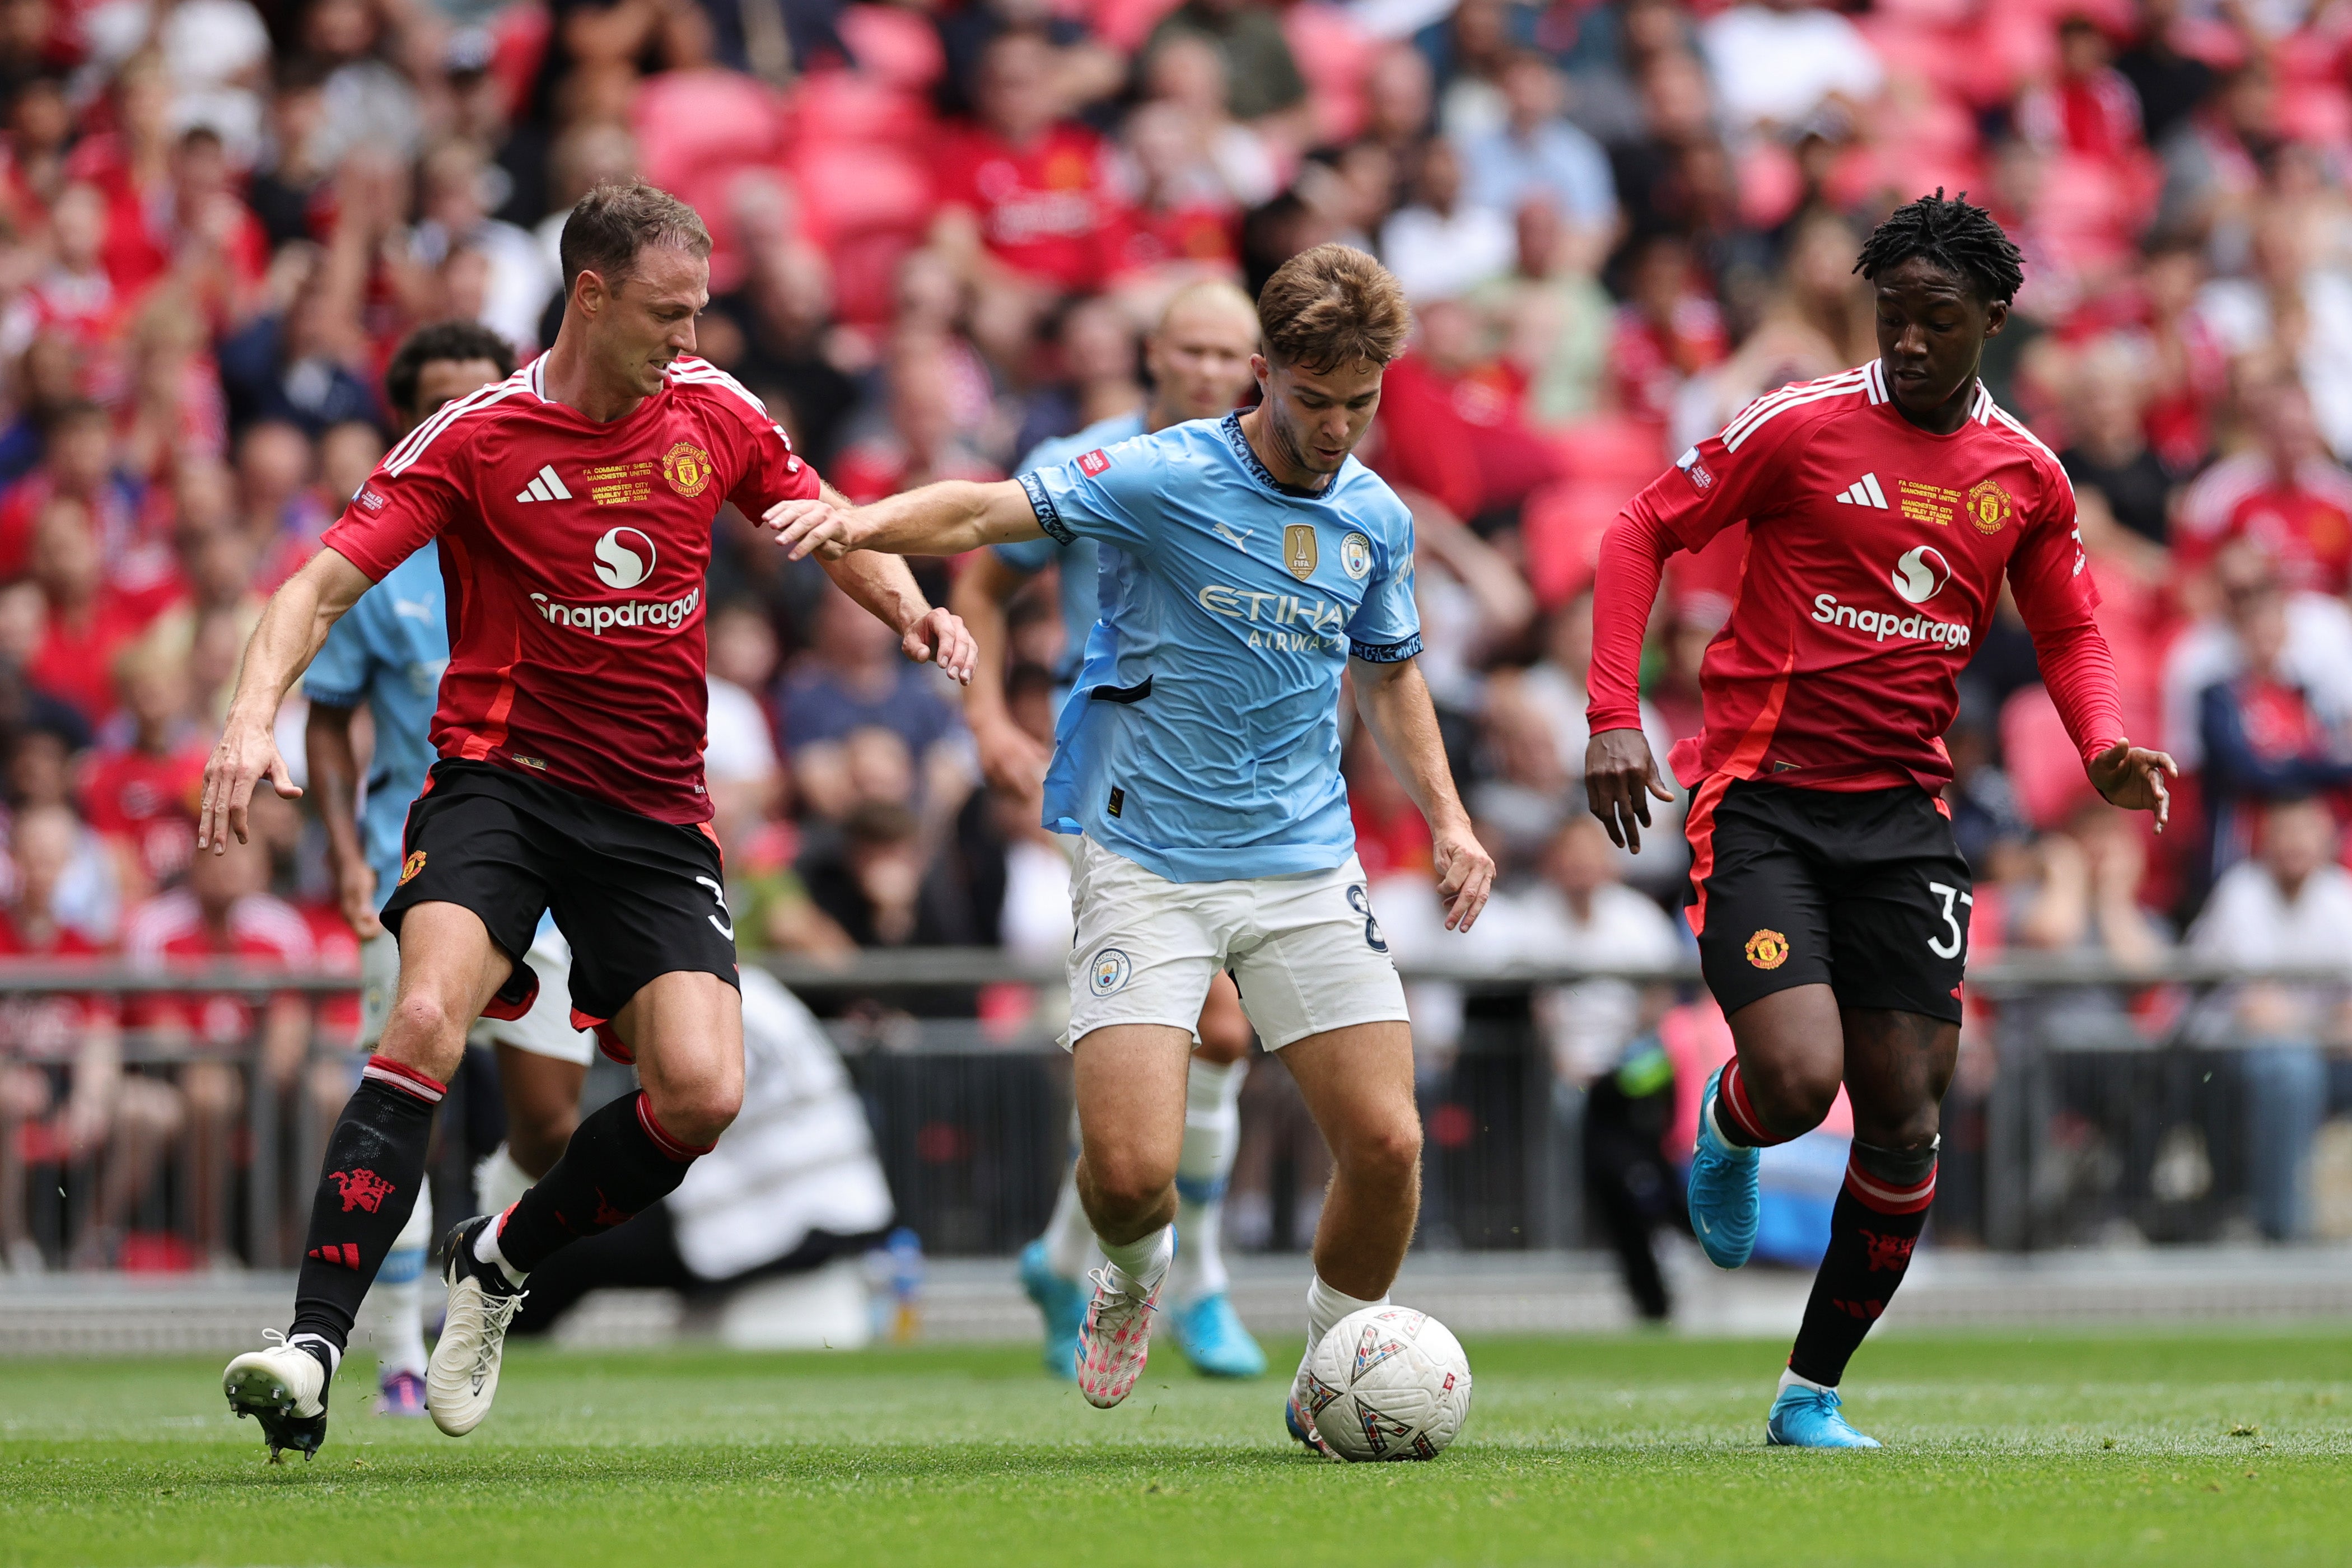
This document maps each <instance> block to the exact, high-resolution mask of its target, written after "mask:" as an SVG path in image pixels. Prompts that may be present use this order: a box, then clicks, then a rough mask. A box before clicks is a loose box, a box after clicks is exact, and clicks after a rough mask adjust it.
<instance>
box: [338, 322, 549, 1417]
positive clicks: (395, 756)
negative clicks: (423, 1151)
mask: <svg viewBox="0 0 2352 1568" xmlns="http://www.w3.org/2000/svg"><path fill="white" fill-rule="evenodd" d="M513 372H514V351H513V350H512V349H510V348H509V347H508V346H507V343H506V341H505V340H504V339H502V338H500V337H499V335H498V334H497V333H496V332H493V331H490V330H489V329H488V328H487V327H483V326H479V325H478V324H476V323H474V322H472V321H441V322H437V323H436V324H434V325H432V326H429V327H424V328H420V329H419V330H417V331H415V332H412V333H411V334H409V336H408V338H407V340H406V341H405V342H403V343H402V344H401V346H400V348H399V349H398V350H397V351H396V352H395V353H394V355H393V358H392V363H391V364H390V365H388V366H387V367H386V368H385V372H384V391H385V394H386V396H387V398H388V399H389V401H390V402H391V405H392V406H393V408H394V412H395V413H396V414H397V415H398V416H399V418H400V420H401V422H402V426H403V428H404V429H414V428H415V426H417V425H418V424H419V423H421V422H422V421H424V420H425V418H426V417H428V416H431V415H432V414H433V413H435V412H436V410H438V409H439V408H440V407H441V406H442V405H445V404H447V403H451V402H454V401H456V400H457V398H460V397H463V396H465V395H467V393H469V392H472V391H474V390H475V389H476V388H478V387H481V386H487V385H488V384H491V383H493V382H498V381H503V380H505V379H506V378H507V377H508V376H509V375H510V374H513ZM448 662H449V626H448V620H447V615H446V606H445V605H444V604H443V600H442V590H441V563H440V560H439V558H438V556H437V554H436V552H434V551H432V550H420V551H418V552H416V553H415V554H414V555H412V556H410V557H409V558H408V559H407V560H405V561H404V562H402V563H400V564H399V565H398V566H395V567H394V568H393V569H392V571H391V572H389V573H387V574H385V575H384V577H383V581H382V582H380V583H378V584H376V585H375V586H374V587H373V588H371V589H369V590H368V591H367V592H366V593H365V594H363V595H361V596H360V600H359V603H357V604H355V605H352V608H351V610H350V612H349V613H348V614H346V615H345V616H343V618H342V619H341V620H340V621H338V622H336V623H335V627H334V629H333V630H332V631H331V632H329V633H328V634H327V641H326V645H325V646H324V647H321V648H320V650H319V657H318V658H315V659H313V660H312V661H311V663H310V669H309V670H308V671H307V672H306V673H305V674H304V676H303V679H302V692H303V695H304V696H305V697H306V698H308V699H309V700H310V721H309V725H308V728H307V731H306V733H305V735H304V737H303V742H304V744H303V749H304V752H305V753H306V755H307V757H308V760H309V763H310V780H311V787H312V788H314V789H316V790H317V791H318V792H319V816H320V821H321V822H323V823H324V824H325V826H326V830H327V850H328V858H329V860H330V861H331V864H332V866H333V868H334V872H335V880H336V885H337V889H338V891H339V892H340V894H341V902H342V910H343V918H344V919H345V920H348V921H351V922H352V930H353V931H357V932H358V933H359V936H360V939H361V947H360V953H361V991H360V994H361V1003H362V1009H361V1011H362V1022H361V1042H360V1043H361V1045H362V1047H365V1048H367V1049H371V1050H372V1049H373V1048H374V1047H375V1044H376V1042H377V1040H378V1039H379V1038H381V1037H382V1036H383V1026H384V1020H385V1018H386V1016H388V1015H389V1013H390V1011H391V1007H392V997H393V991H394V985H395V984H397V982H398V980H399V976H400V950H399V947H398V945H397V944H396V943H395V942H394V941H393V938H392V933H391V932H389V931H385V930H384V929H383V923H382V922H381V921H378V920H377V919H376V910H377V909H378V908H379V907H381V906H382V904H383V900H385V899H387V898H389V897H390V896H391V894H392V889H394V886H396V885H397V884H398V882H399V881H400V872H401V860H400V846H401V830H402V827H403V826H404V824H405V823H406V821H407V818H408V806H409V803H410V802H412V801H414V800H415V798H416V796H417V792H418V791H420V790H421V789H423V788H424V786H425V771H426V770H427V769H429V768H430V767H431V766H432V765H433V763H434V759H435V757H436V752H435V751H434V749H433V741H432V730H433V710H434V709H435V707H436V705H437V703H438V701H439V700H440V691H441V671H442V670H443V668H445V667H446V666H447V664H448ZM362 707H364V708H365V709H366V710H368V717H369V719H370V721H372V728H373V731H374V750H373V753H372V755H371V756H370V759H369V763H368V771H367V788H366V791H365V793H364V796H363V797H362V794H361V791H360V790H359V788H358V784H359V767H358V756H357V752H356V750H355V748H354V747H353V745H352V715H353V714H354V713H355V712H357V711H358V710H360V709H361V708H362ZM530 964H531V967H532V968H533V969H535V970H537V971H538V972H539V975H540V990H539V996H538V998H537V1000H536V1001H534V1002H533V1003H532V1005H531V1007H530V1011H529V1012H528V1013H526V1014H525V1015H524V1016H521V1017H520V1018H514V1019H506V1020H495V1019H484V1020H483V1021H481V1022H480V1023H478V1024H477V1025H475V1026H474V1031H473V1037H472V1038H473V1043H475V1044H477V1045H480V1046H484V1047H493V1048H495V1049H496V1051H497V1053H498V1059H499V1086H500V1089H502V1091H503V1098H504V1099H505V1100H506V1107H507V1142H504V1143H501V1144H500V1145H499V1148H498V1151H497V1152H495V1153H493V1154H492V1155H491V1156H490V1157H489V1158H488V1160H486V1161H484V1162H483V1165H482V1169H481V1171H480V1173H478V1177H477V1184H478V1186H479V1188H480V1189H481V1191H480V1193H479V1194H478V1195H479V1197H480V1201H481V1202H482V1204H483V1205H484V1206H486V1207H487V1208H488V1209H490V1210H492V1211H493V1212H495V1211H497V1210H499V1209H503V1208H505V1207H506V1206H507V1205H509V1204H510V1203H512V1202H513V1201H514V1200H515V1199H516V1198H518V1197H520V1196H521V1195H522V1192H523V1189H525V1188H526V1187H528V1186H530V1184H531V1183H532V1182H533V1181H534V1180H536V1179H537V1178H538V1177H539V1176H540V1175H541V1174H542V1173H545V1172H546V1170H547V1168H548V1167H549V1166H550V1165H551V1164H553V1163H555V1160H556V1157H557V1156H558V1155H560V1154H562V1152H563V1145H564V1143H565V1142H567V1141H568V1140H569V1139H570V1138H571V1136H572V1126H573V1124H574V1123H575V1122H577V1121H578V1120H579V1111H580V1086H581V1084H582V1082H583V1080H584V1079H585V1078H586V1076H587V1072H588V1063H589V1060H590V1058H591V1056H592V1054H593V1051H594V1049H595V1040H594V1037H593V1036H591V1035H590V1034H588V1033H587V1032H586V1031H584V1030H581V1029H575V1028H573V1027H572V1021H571V1006H572V998H571V994H570V987H569V986H568V984H566V982H567V981H568V979H569V976H570V971H571V953H570V950H569V949H568V948H567V947H566V946H565V945H564V942H563V938H562V935H561V934H560V933H559V932H557V931H556V930H555V922H554V921H551V920H546V919H542V920H541V921H540V930H539V935H538V939H537V940H536V941H535V942H533V944H532V947H531V951H530ZM432 1238H433V1204H432V1197H431V1194H430V1192H429V1190H428V1191H427V1192H426V1193H425V1195H423V1196H421V1197H419V1198H418V1200H417V1202H416V1205H415V1209H414V1211H413V1212H412V1213H411V1214H410V1215H409V1220H408V1224H407V1226H406V1227H405V1228H404V1230H403V1231H402V1232H401V1234H400V1237H399V1239H398V1241H397V1242H396V1243H395V1244H394V1247H393V1249H392V1250H391V1252H389V1253H388V1254H386V1256H385V1258H384V1264H383V1269H382V1270H381V1271H380V1272H379V1273H378V1274H377V1275H376V1279H375V1284H374V1286H373V1288H372V1289H371V1290H370V1292H369V1297H368V1302H369V1307H370V1317H371V1319H372V1320H373V1322H372V1326H373V1331H374V1334H375V1338H376V1347H375V1349H376V1377H377V1382H378V1384H379V1394H378V1399H377V1403H376V1409H377V1411H378V1413H379V1414H383V1415H424V1414H425V1331H424V1315H423V1314H424V1305H423V1300H422V1297H423V1283H424V1280H423V1275H424V1269H425V1250H426V1248H427V1247H429V1246H430V1244H431V1242H432Z"/></svg>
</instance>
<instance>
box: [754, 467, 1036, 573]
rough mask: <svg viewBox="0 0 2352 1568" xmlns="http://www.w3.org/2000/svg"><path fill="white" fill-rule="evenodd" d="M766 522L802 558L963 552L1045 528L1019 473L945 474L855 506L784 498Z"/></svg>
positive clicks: (1026, 536) (781, 543) (789, 551)
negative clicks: (980, 477)
mask: <svg viewBox="0 0 2352 1568" xmlns="http://www.w3.org/2000/svg"><path fill="white" fill-rule="evenodd" d="M760 521H761V522H762V523H764V524H765V525H766V526H767V527H768V528H770V529H772V530H773V531H774V532H775V535H776V543H777V544H778V545H779V546H781V547H782V549H783V550H784V552H785V553H786V554H788V555H789V556H790V557H791V558H792V559H793V560H794V561H800V560H804V559H806V558H807V557H808V556H810V555H815V556H817V557H818V558H819V559H820V560H836V561H837V560H839V559H840V558H841V557H842V556H844V555H845V554H847V553H849V552H851V551H854V550H878V551H884V552H888V553H889V554H892V555H961V554H962V553H963V552H965V551H967V550H977V549H979V548H980V547H981V546H982V545H984V544H1012V543H1014V542H1017V541H1020V540H1024V539H1042V538H1044V537H1045V526H1044V525H1043V524H1041V523H1040V522H1038V521H1037V512H1036V509H1035V508H1034V507H1032V506H1031V505H1030V504H1029V492H1028V491H1027V490H1024V489H1022V488H1021V486H1020V484H1019V483H1018V482H1017V481H1015V480H1013V479H1000V480H998V481H997V482H996V483H994V484H975V483H973V482H972V481H971V480H969V479H944V480H941V481H940V483H938V484H935V485H925V486H923V487H922V488H921V489H913V490H908V491H907V492H906V493H905V494H904V495H895V496H891V497H889V498H888V499H887V500H878V501H876V502H875V503H874V504H873V505H871V506H861V507H854V508H844V507H842V506H839V505H837V504H836V503H835V502H833V501H830V500H790V501H781V502H779V503H777V504H776V505H774V506H772V507H770V508H769V509H768V510H767V511H766V513H765V514H763V515H762V516H761V520H760Z"/></svg>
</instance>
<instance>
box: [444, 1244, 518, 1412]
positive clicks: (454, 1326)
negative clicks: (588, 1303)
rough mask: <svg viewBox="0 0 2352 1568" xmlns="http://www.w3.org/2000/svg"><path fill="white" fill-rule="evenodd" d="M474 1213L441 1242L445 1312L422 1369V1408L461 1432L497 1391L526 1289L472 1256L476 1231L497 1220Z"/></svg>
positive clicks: (483, 1409) (487, 1404)
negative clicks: (428, 1360)
mask: <svg viewBox="0 0 2352 1568" xmlns="http://www.w3.org/2000/svg"><path fill="white" fill-rule="evenodd" d="M496 1219H497V1216H496V1215H477V1216H476V1217H474V1218H472V1219H469V1220H467V1221H466V1222H464V1223H463V1224H461V1225H460V1226H457V1229H455V1230H453V1231H451V1232H450V1233H449V1238H448V1239H447V1240H446V1241H445V1242H443V1243H442V1244H441V1245H442V1262H441V1277H442V1278H443V1279H446V1280H447V1281H448V1282H449V1315H448V1316H447V1317H446V1319H444V1320H443V1321H442V1324H441V1338H440V1339H439V1340H438V1341H437V1342H435V1344H434V1346H433V1360H432V1363H431V1364H430V1365H429V1366H427V1368H426V1369H425V1409H426V1410H427V1411H429V1412H430V1413H431V1414H432V1416H433V1425H435V1426H438V1427H440V1428H441V1430H442V1431H444V1432H446V1433H447V1434H448V1435H449V1436H452V1437H462V1436H465V1435H466V1434H467V1433H468V1432H470V1431H472V1430H473V1429H474V1428H475V1427H477V1426H480V1425H481V1424H482V1417H483V1416H485V1415H488V1414H489V1413H490V1401H492V1400H493V1399H496V1398H497V1397H498V1394H499V1358H500V1357H501V1356H502V1355H504V1354H505V1352H506V1348H507V1326H508V1325H509V1324H510V1323H512V1322H513V1321H514V1316H515V1313H516V1312H517V1311H519V1310H521V1307H522V1300H523V1296H524V1295H525V1291H524V1290H523V1289H522V1288H521V1287H520V1286H519V1285H514V1284H510V1283H509V1282H508V1279H507V1277H506V1275H505V1273H504V1272H503V1271H502V1270H500V1269H499V1267H498V1265H496V1264H494V1263H484V1262H483V1261H482V1260H481V1259H480V1258H476V1257H475V1256H474V1240H475V1237H478V1236H479V1235H480V1234H481V1231H482V1227H483V1226H486V1225H490V1224H493V1223H495V1222H496Z"/></svg>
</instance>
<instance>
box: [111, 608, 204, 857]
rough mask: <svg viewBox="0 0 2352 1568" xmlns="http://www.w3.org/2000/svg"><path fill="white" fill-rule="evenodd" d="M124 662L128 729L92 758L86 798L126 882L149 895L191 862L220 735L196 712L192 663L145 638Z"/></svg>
mask: <svg viewBox="0 0 2352 1568" xmlns="http://www.w3.org/2000/svg"><path fill="white" fill-rule="evenodd" d="M118 669H119V671H120V682H121V691H122V705H123V713H122V717H123V718H124V719H125V720H127V721H128V724H127V725H125V726H121V727H120V728H121V729H127V731H128V733H127V734H126V733H121V732H118V733H117V734H115V735H114V736H113V737H111V738H110V740H109V741H108V742H107V743H106V744H104V745H102V746H101V747H100V749H99V750H98V752H97V753H96V754H95V755H94V756H92V757H91V758H90V760H89V765H88V766H87V767H86V768H85V769H84V771H83V774H82V781H81V798H82V803H83V810H84V812H85V813H86V814H87V816H88V817H89V825H90V826H91V827H93V828H94V829H96V830H97V831H98V832H99V833H100V834H101V835H102V836H104V837H105V838H106V839H107V841H108V842H109V844H110V846H111V847H112V848H113V850H114V853H115V859H116V864H117V866H118V867H119V868H120V869H121V879H122V881H123V883H124V885H125V886H126V887H129V888H131V889H135V890H136V892H135V896H139V897H144V896H145V894H146V893H147V892H148V891H150V890H152V889H155V888H159V887H162V886H163V884H164V883H166V882H169V881H171V880H172V879H174V878H176V877H178V876H179V875H180V874H181V873H182V872H183V871H184V870H186V869H187V867H188V860H189V858H190V857H191V856H192V855H193V854H194V849H195V841H196V805H197V801H198V797H199V796H200V795H201V794H202V793H203V788H204V777H205V758H206V757H207V756H209V755H210V754H211V752H212V741H213V737H212V735H211V733H210V731H209V729H208V727H207V726H206V725H205V723H204V722H202V721H199V720H197V719H196V718H195V717H194V716H193V715H192V714H190V713H189V711H188V678H187V670H186V668H185V667H184V665H183V664H182V663H180V662H179V661H177V660H175V659H173V658H172V657H171V655H170V654H169V652H168V651H167V650H164V649H161V648H156V647H151V646H142V647H139V648H136V649H134V650H132V651H131V652H130V653H128V654H126V655H125V656H124V657H123V658H121V660H119V661H118Z"/></svg>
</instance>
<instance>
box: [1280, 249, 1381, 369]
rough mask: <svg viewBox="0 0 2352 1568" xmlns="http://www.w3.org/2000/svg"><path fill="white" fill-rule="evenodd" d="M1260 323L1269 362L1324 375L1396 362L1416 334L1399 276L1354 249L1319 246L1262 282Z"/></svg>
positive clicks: (1302, 254)
mask: <svg viewBox="0 0 2352 1568" xmlns="http://www.w3.org/2000/svg"><path fill="white" fill-rule="evenodd" d="M1257 322H1258V330H1259V331H1261V332H1263V333H1264V334H1265V352H1266V357H1267V358H1268V359H1271V360H1274V361H1276V362H1277V363H1284V364H1293V365H1297V366H1299V367H1301V368H1302V369H1306V370H1311V371H1318V372H1320V371H1328V370H1333V369H1336V368H1338V367H1339V366H1340V365H1343V364H1353V363H1357V362H1358V361H1360V360H1370V361H1371V362H1372V363H1374V364H1386V363H1389V361H1391V360H1392V359H1394V358H1396V357H1397V355H1399V354H1401V353H1403V352H1404V342H1405V338H1406V337H1407V335H1408V334H1410V333H1411V332H1412V307H1411V306H1410V305H1408V304H1406V303H1405V299H1404V289H1403V286H1402V285H1401V284H1399V283H1398V282H1397V280H1396V274H1395V273H1393V272H1391V271H1390V270H1389V269H1388V268H1385V267H1383V266H1381V264H1380V263H1379V262H1378V261H1376V260H1374V259H1373V258H1371V257H1370V256H1368V255H1366V254H1365V253H1364V252H1362V251H1360V250H1358V249H1357V248H1356V247H1353V246H1351V245H1337V244H1333V245H1318V246H1317V247H1315V248H1314V249H1312V250H1303V251H1300V252H1299V253H1298V254H1297V256H1294V257H1292V258H1290V259H1289V260H1287V261H1286V262H1284V263H1283V264H1282V267H1281V268H1280V269H1279V270H1278V271H1276V273H1275V275H1274V276H1273V277H1271V278H1269V279H1266V280H1265V288H1264V289H1261V290H1259V292H1258V297H1257Z"/></svg>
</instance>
